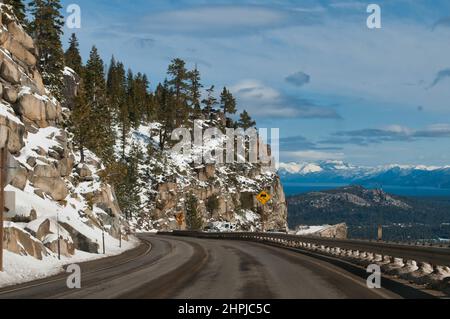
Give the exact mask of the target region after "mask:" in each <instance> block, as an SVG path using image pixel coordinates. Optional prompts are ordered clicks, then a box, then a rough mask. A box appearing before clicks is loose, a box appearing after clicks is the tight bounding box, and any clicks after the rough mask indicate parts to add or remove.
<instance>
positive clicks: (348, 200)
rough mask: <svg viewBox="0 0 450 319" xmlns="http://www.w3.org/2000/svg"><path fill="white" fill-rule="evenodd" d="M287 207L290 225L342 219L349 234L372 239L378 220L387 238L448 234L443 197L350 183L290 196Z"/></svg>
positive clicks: (447, 203)
mask: <svg viewBox="0 0 450 319" xmlns="http://www.w3.org/2000/svg"><path fill="white" fill-rule="evenodd" d="M288 207H289V216H288V222H289V226H290V228H291V229H294V228H296V227H297V226H298V225H323V224H337V223H341V222H345V223H347V224H348V226H349V232H350V237H353V238H367V239H374V238H376V228H377V225H378V224H379V223H381V224H382V225H383V227H384V230H385V239H389V240H403V241H407V240H421V239H434V240H438V239H440V238H449V237H450V199H449V198H446V197H430V198H426V197H422V198H416V197H402V196H396V195H391V194H388V193H385V192H383V191H381V190H369V189H365V188H363V187H361V186H349V187H343V188H338V189H335V190H328V191H322V192H310V193H307V194H301V195H296V196H290V197H288Z"/></svg>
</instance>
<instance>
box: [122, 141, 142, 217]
mask: <svg viewBox="0 0 450 319" xmlns="http://www.w3.org/2000/svg"><path fill="white" fill-rule="evenodd" d="M142 162H143V153H142V151H141V148H140V146H139V145H138V144H137V143H133V144H132V145H131V148H130V153H129V155H128V156H127V159H126V163H127V174H126V176H125V178H124V180H123V185H122V186H120V187H121V188H122V189H123V190H125V192H124V193H123V195H124V196H123V197H122V198H121V202H122V203H121V204H122V205H121V207H123V209H124V212H125V216H127V218H128V219H130V218H132V216H133V215H134V214H135V213H137V212H139V210H140V209H141V207H142V203H141V192H142V187H141V184H140V183H139V179H140V176H141V175H140V174H141V173H140V166H141V165H142Z"/></svg>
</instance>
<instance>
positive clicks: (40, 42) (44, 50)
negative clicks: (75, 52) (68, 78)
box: [29, 0, 64, 100]
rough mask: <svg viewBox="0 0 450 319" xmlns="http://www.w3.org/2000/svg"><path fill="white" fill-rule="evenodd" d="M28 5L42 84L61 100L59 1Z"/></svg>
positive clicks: (34, 1) (61, 23) (44, 0)
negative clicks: (31, 16) (32, 18)
mask: <svg viewBox="0 0 450 319" xmlns="http://www.w3.org/2000/svg"><path fill="white" fill-rule="evenodd" d="M29 5H30V7H31V13H32V15H33V17H34V20H33V21H32V22H31V23H30V31H31V33H32V35H33V38H34V39H35V42H36V46H37V48H38V51H39V61H38V69H39V71H40V72H41V74H42V77H43V80H44V84H45V85H47V86H48V87H49V89H50V92H51V93H52V94H53V95H54V96H55V97H56V98H57V99H59V100H61V99H62V88H63V73H62V72H63V70H64V51H63V48H62V44H61V36H62V34H63V27H64V19H63V16H62V15H61V14H60V10H61V8H62V6H61V4H60V0H32V1H31V2H30V4H29Z"/></svg>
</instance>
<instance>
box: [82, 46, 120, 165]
mask: <svg viewBox="0 0 450 319" xmlns="http://www.w3.org/2000/svg"><path fill="white" fill-rule="evenodd" d="M84 74H85V76H84V77H85V78H84V83H85V89H86V100H87V103H88V105H89V107H90V109H91V110H90V111H91V117H90V124H91V125H92V127H93V129H95V135H96V136H95V138H94V139H92V140H90V141H89V143H88V145H87V146H88V148H89V149H91V150H92V151H93V152H94V153H95V154H97V155H98V156H99V157H100V158H101V159H103V160H104V161H105V162H106V163H107V164H108V163H112V162H114V161H115V157H114V144H115V134H114V130H113V120H112V112H111V109H110V107H109V105H108V101H107V97H106V82H105V75H104V70H103V61H102V59H101V58H100V55H99V54H98V51H97V48H96V47H95V46H94V47H93V48H92V50H91V53H90V55H89V60H88V62H87V64H86V68H85V72H84Z"/></svg>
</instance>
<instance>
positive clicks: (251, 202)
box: [117, 121, 287, 231]
mask: <svg viewBox="0 0 450 319" xmlns="http://www.w3.org/2000/svg"><path fill="white" fill-rule="evenodd" d="M192 125H196V126H197V127H201V128H203V129H207V128H211V127H212V126H214V121H212V122H209V121H195V122H194V123H192ZM160 126H161V124H159V123H152V124H151V125H149V126H141V127H139V128H138V129H136V130H133V131H132V132H131V134H130V137H129V139H128V141H127V143H126V145H127V147H130V145H133V143H134V144H136V143H137V144H138V145H139V146H140V147H141V149H143V150H147V149H148V148H149V147H150V148H151V149H152V156H151V157H150V158H147V159H146V161H145V164H143V165H141V167H140V170H141V172H147V174H146V175H149V176H150V178H144V179H141V182H142V184H143V185H145V190H144V191H143V192H142V194H141V201H142V203H143V205H144V207H143V212H142V213H141V214H139V216H135V217H134V219H133V221H132V228H133V229H135V230H136V231H149V230H154V229H157V230H173V229H178V227H179V226H178V224H177V223H176V221H175V220H174V216H175V215H176V214H179V213H184V214H186V208H185V205H184V202H185V199H186V197H187V196H188V195H190V194H191V195H194V196H195V197H196V198H197V200H198V211H199V212H200V215H201V217H202V219H203V222H204V225H205V226H207V225H208V223H214V222H220V223H231V224H236V225H237V228H238V229H245V230H248V229H254V230H260V229H261V227H262V224H263V223H261V222H256V221H255V219H256V218H255V216H259V217H260V218H261V216H262V215H264V216H265V218H266V219H267V220H265V226H266V227H268V228H273V229H286V219H287V218H286V217H287V208H286V203H285V196H284V192H283V188H282V186H281V183H280V180H279V177H278V175H277V174H276V172H275V171H274V170H272V169H270V168H268V167H264V166H263V165H262V164H260V163H257V164H251V163H243V164H239V163H232V164H212V163H211V164H208V163H207V162H205V161H203V162H202V163H200V164H199V163H195V162H194V159H195V158H197V157H199V156H201V155H204V154H211V153H212V152H213V151H214V150H216V149H217V148H218V147H219V149H220V148H223V147H224V145H225V144H224V143H225V141H226V137H223V139H220V138H214V139H212V140H210V141H208V142H204V143H203V144H201V145H195V146H194V147H193V148H192V152H191V153H189V154H186V153H183V154H181V153H177V152H175V151H173V150H171V149H165V150H164V151H161V150H160V148H159V143H158V142H159V131H158V129H159V128H160ZM186 146H187V147H191V145H186ZM128 150H129V149H127V151H128ZM119 151H120V149H117V152H119ZM263 190H265V191H268V192H269V193H270V194H271V196H272V201H271V202H270V203H268V204H267V205H265V206H262V205H261V204H260V203H259V202H258V201H257V200H256V195H258V194H259V193H260V192H261V191H263ZM241 211H247V212H250V211H251V212H252V214H253V215H250V214H249V213H248V214H247V213H244V215H240V214H239V213H240V212H241ZM242 216H252V217H251V218H249V219H246V218H243V217H242ZM219 228H221V227H219Z"/></svg>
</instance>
